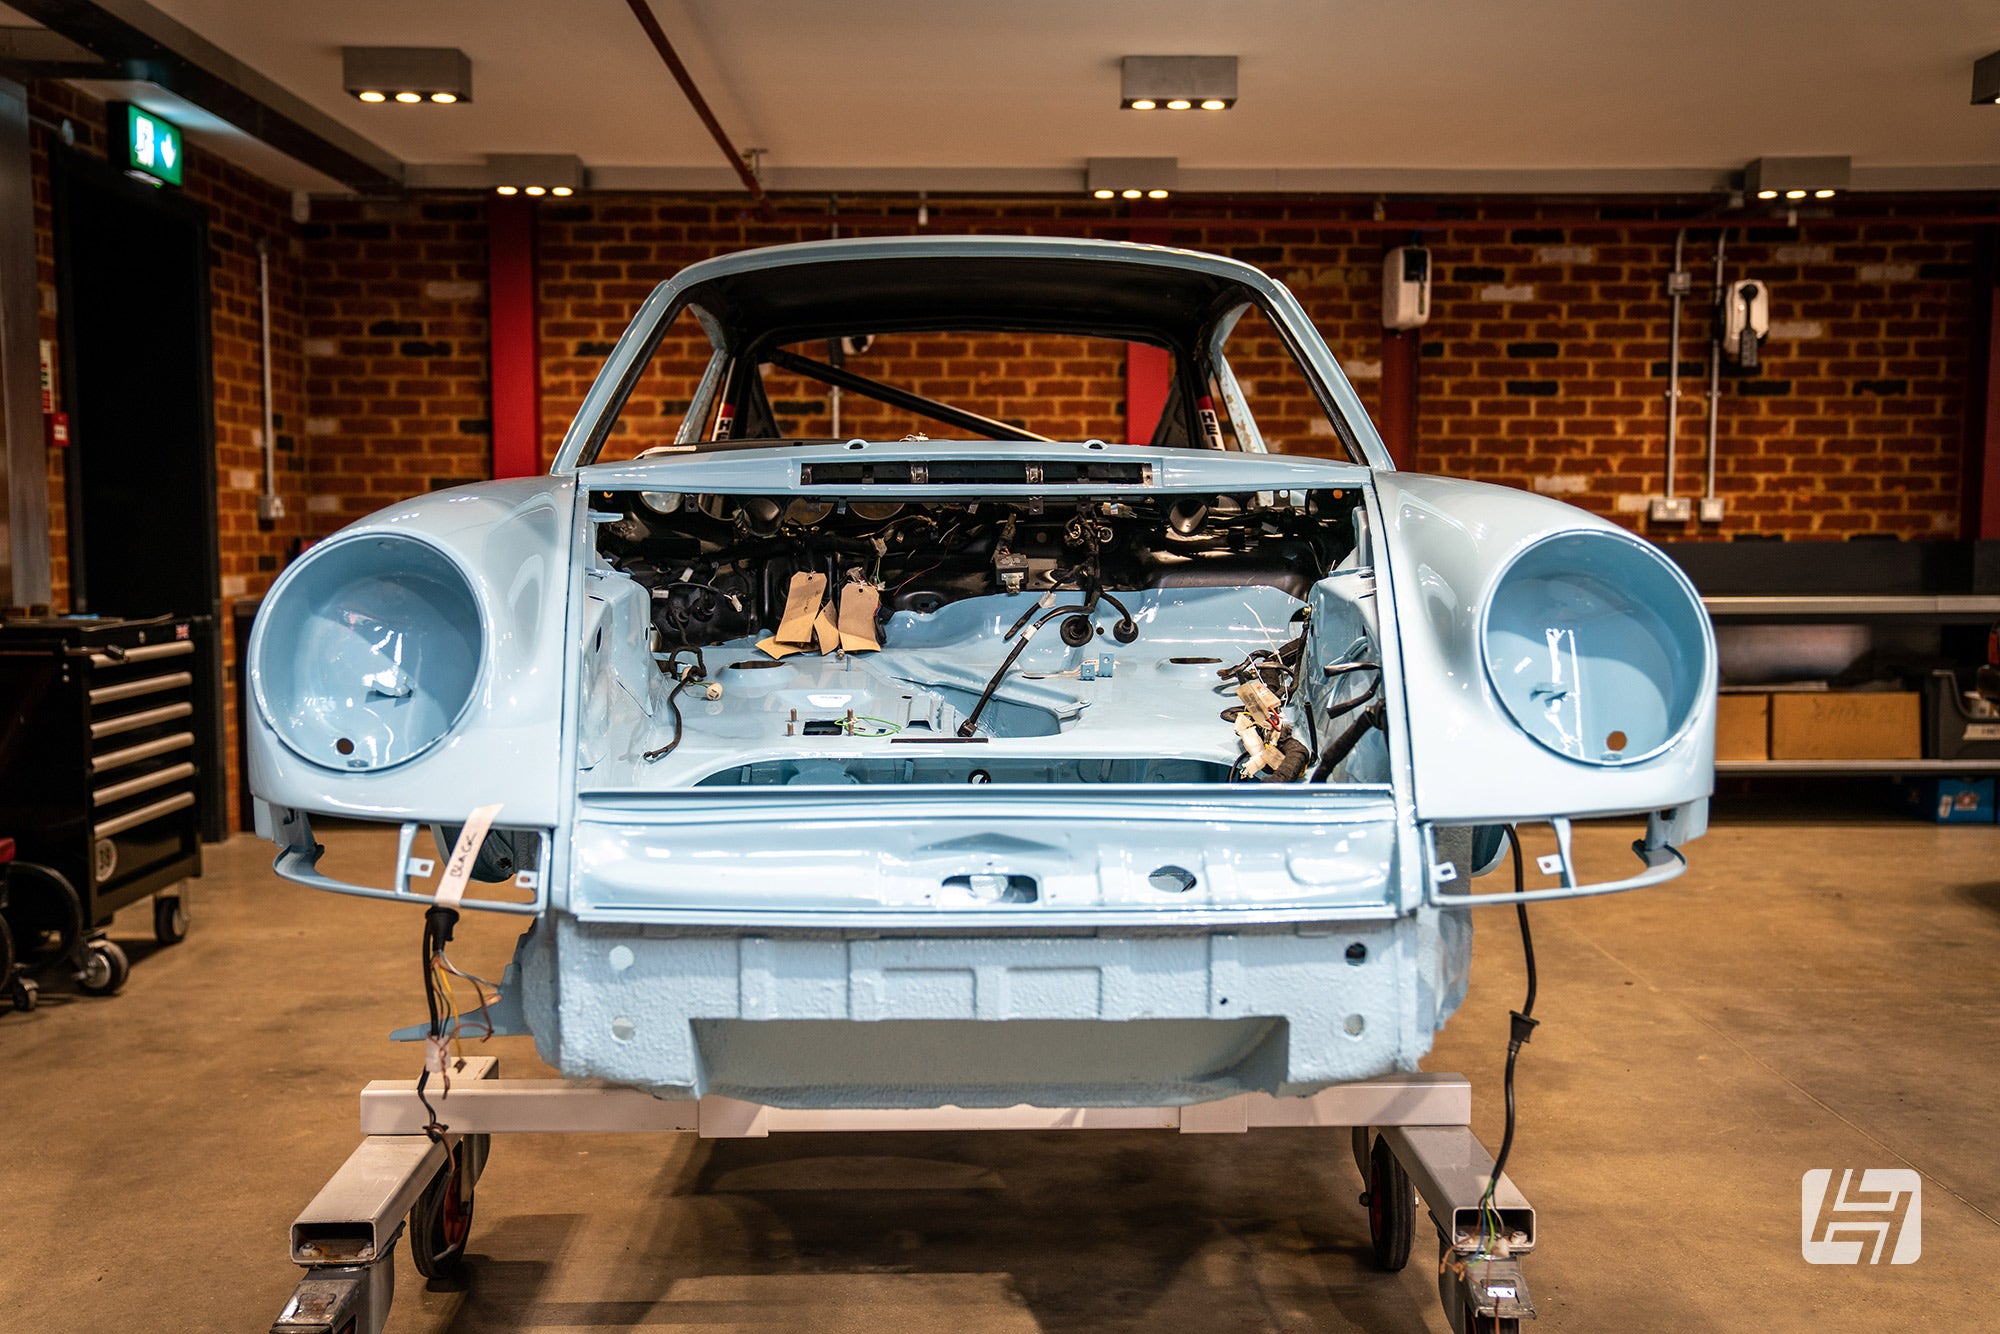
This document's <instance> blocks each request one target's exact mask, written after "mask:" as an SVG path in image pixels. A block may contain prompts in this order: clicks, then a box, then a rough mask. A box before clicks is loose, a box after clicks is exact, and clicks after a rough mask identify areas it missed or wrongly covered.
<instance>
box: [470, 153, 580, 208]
mask: <svg viewBox="0 0 2000 1334" xmlns="http://www.w3.org/2000/svg"><path fill="white" fill-rule="evenodd" d="M486 179H487V180H489V181H491V182H492V183H493V189H494V192H495V193H496V194H503V195H512V194H524V195H528V196H530V197H532V198H535V199H540V198H541V197H542V196H543V195H554V196H555V197H556V198H558V199H568V198H569V197H570V196H571V195H573V194H575V193H576V192H577V191H579V190H581V189H583V186H584V180H583V159H582V158H580V157H577V156H576V155H575V154H572V153H488V154H487V155H486Z"/></svg>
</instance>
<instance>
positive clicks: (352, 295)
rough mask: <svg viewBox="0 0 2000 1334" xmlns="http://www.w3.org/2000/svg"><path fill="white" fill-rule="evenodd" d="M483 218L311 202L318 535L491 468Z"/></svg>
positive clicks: (442, 204) (310, 358)
mask: <svg viewBox="0 0 2000 1334" xmlns="http://www.w3.org/2000/svg"><path fill="white" fill-rule="evenodd" d="M485 219H486V214H485V208H484V205H483V202H475V201H467V200H444V201H432V202H424V203H409V204H332V205H328V204H320V205H316V206H315V208H314V212H313V220H312V221H311V222H309V223H307V224H306V225H305V226H303V227H301V228H300V229H299V230H300V232H301V235H302V244H303V248H304V253H305V262H304V265H303V271H304V286H305V293H306V295H305V321H306V336H305V364H306V396H307V399H308V401H309V403H310V405H311V406H310V408H309V411H308V416H307V418H306V424H305V425H306V436H307V441H308V448H307V458H308V469H309V476H310V480H311V488H312V498H311V500H310V501H309V502H308V505H309V508H310V510H311V521H312V525H313V531H314V532H315V533H316V534H318V535H321V536H324V535H325V534H327V533H330V532H332V531H333V530H334V529H336V528H339V527H341V526H342V525H344V524H347V523H350V522H352V521H353V520H355V519H358V518H360V517H361V516H362V515H364V514H368V513H370V512H372V511H374V510H377V509H380V508H381V507H382V506H384V505H387V504H389V503H390V502H391V501H394V500H397V499H400V498H402V497H404V496H409V495H415V494H417V493H420V492H424V491H435V490H437V489H439V488H441V487H446V486H456V485H458V484H459V483H461V482H469V481H475V480H478V479H480V478H483V477H489V476H491V475H492V425H491V423H490V422H489V421H488V416H487V414H488V411H489V398H488V392H487V374H486V356H487V346H486V343H487V328H486V221H485Z"/></svg>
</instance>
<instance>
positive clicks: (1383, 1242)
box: [1362, 1135, 1417, 1273]
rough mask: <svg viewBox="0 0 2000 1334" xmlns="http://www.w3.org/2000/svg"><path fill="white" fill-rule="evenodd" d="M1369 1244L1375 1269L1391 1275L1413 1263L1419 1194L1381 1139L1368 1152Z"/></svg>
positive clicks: (1386, 1144)
mask: <svg viewBox="0 0 2000 1334" xmlns="http://www.w3.org/2000/svg"><path fill="white" fill-rule="evenodd" d="M1362 1199H1364V1200H1365V1201H1367V1204H1368V1240H1369V1243H1370V1245H1371V1246H1372V1247H1373V1248H1374V1252H1375V1267H1376V1268H1378V1269H1386V1270H1389V1271H1390V1272H1391V1273H1393V1272H1395V1271H1396V1270H1399V1269H1401V1268H1402V1267H1403V1266H1404V1265H1406V1264H1408V1263H1409V1262H1410V1244H1411V1243H1412V1242H1413V1241H1414V1240H1415V1239H1416V1235H1417V1192H1416V1189H1415V1188H1414V1187H1413V1186H1411V1185H1410V1174H1409V1173H1408V1172H1405V1171H1404V1170H1403V1165H1402V1164H1401V1163H1399V1162H1397V1161H1396V1155H1395V1154H1393V1153H1391V1152H1390V1151H1389V1141H1388V1140H1386V1139H1383V1138H1382V1137H1381V1136H1380V1135H1377V1136H1375V1143H1374V1145H1373V1147H1371V1148H1370V1149H1369V1151H1368V1193H1367V1194H1366V1195H1364V1196H1362Z"/></svg>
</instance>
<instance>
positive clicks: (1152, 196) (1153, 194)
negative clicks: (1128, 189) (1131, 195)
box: [1146, 190, 1167, 199]
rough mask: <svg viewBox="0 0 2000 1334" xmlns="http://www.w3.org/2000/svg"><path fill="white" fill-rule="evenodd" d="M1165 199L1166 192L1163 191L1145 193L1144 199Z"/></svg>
mask: <svg viewBox="0 0 2000 1334" xmlns="http://www.w3.org/2000/svg"><path fill="white" fill-rule="evenodd" d="M1166 197H1167V192H1166V191H1165V190H1148V191H1146V198H1148V199H1165V198H1166Z"/></svg>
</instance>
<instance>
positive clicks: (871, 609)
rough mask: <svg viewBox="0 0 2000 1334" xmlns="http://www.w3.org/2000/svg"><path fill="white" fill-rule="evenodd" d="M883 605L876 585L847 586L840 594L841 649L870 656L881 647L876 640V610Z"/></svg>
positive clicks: (880, 591) (880, 592)
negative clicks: (869, 654)
mask: <svg viewBox="0 0 2000 1334" xmlns="http://www.w3.org/2000/svg"><path fill="white" fill-rule="evenodd" d="M881 605H882V590H881V589H879V588H877V587H875V585H873V584H848V585H847V586H846V587H845V588H842V589H841V590H840V645H841V647H842V648H844V649H846V650H847V651H848V652H849V653H871V652H874V651H875V650H877V649H879V648H881V647H882V646H881V645H880V644H879V643H877V642H876V640H875V609H876V608H877V607H879V606H881Z"/></svg>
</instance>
